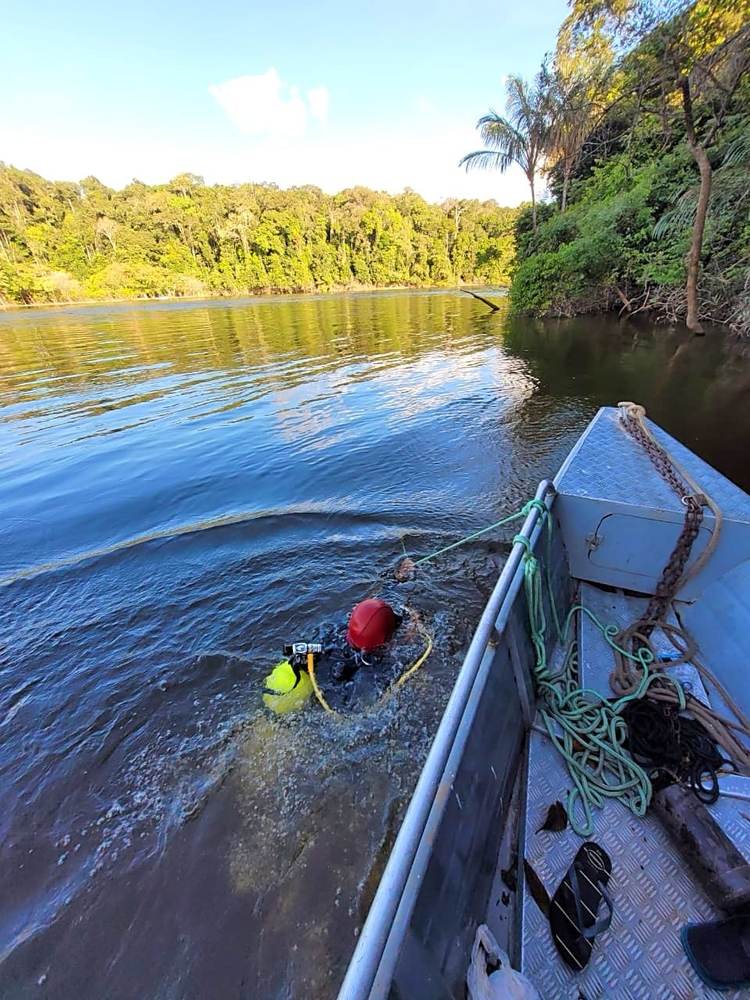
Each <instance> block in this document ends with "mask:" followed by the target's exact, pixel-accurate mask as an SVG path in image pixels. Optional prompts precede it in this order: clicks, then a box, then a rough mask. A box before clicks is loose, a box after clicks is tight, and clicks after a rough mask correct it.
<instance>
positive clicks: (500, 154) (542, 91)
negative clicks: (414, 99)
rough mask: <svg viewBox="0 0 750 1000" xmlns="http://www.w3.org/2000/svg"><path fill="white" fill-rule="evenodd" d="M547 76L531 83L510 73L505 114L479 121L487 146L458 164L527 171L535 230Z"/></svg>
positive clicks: (546, 134) (544, 139) (546, 129)
mask: <svg viewBox="0 0 750 1000" xmlns="http://www.w3.org/2000/svg"><path fill="white" fill-rule="evenodd" d="M545 79H546V77H545V76H544V74H542V73H539V74H537V76H536V78H535V80H534V82H533V83H532V84H531V85H529V84H527V83H526V81H525V80H522V79H521V77H520V76H509V77H508V80H507V83H506V92H507V95H508V96H507V99H506V102H505V110H506V115H507V116H506V117H505V118H504V117H503V116H502V115H499V114H498V113H497V111H493V110H492V109H490V112H489V114H487V115H485V116H484V117H483V118H480V119H479V121H478V122H477V128H478V129H479V134H480V135H481V137H482V142H483V143H484V145H485V148H484V149H478V150H476V151H475V152H473V153H467V154H466V156H463V157H461V159H460V160H459V163H458V165H459V167H463V166H465V167H466V169H467V170H471V169H473V168H474V167H481V168H482V169H489V168H494V169H497V170H499V171H500V173H505V171H506V170H507V169H508V167H509V166H510V165H511V164H512V163H517V164H518V166H519V167H520V168H521V170H523V172H524V173H525V174H526V179H527V180H528V182H529V187H530V188H531V225H532V229H533V231H534V233H536V195H535V191H534V180H535V178H536V175H537V171H538V170H539V168H540V166H541V164H542V162H543V160H544V155H545V150H546V147H547V143H548V139H549V128H550V125H549V116H548V113H547V111H548V102H547V97H546V83H545Z"/></svg>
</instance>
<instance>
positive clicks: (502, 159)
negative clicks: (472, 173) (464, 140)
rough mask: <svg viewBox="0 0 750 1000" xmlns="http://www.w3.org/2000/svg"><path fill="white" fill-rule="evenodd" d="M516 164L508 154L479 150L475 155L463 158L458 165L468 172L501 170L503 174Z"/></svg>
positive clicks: (469, 154)
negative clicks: (474, 170)
mask: <svg viewBox="0 0 750 1000" xmlns="http://www.w3.org/2000/svg"><path fill="white" fill-rule="evenodd" d="M514 162H515V161H514V160H513V159H512V158H511V157H509V156H508V154H507V153H498V152H495V151H494V150H491V149H477V150H475V151H474V152H473V153H467V154H466V156H462V157H461V159H460V160H459V161H458V165H459V167H466V170H467V171H469V170H473V169H475V168H478V169H480V170H499V171H500V173H501V174H503V173H505V171H506V170H507V169H508V167H509V166H510V165H511V163H514Z"/></svg>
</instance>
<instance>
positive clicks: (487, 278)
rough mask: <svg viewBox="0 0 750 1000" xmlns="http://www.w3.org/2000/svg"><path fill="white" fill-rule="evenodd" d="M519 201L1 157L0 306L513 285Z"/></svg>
mask: <svg viewBox="0 0 750 1000" xmlns="http://www.w3.org/2000/svg"><path fill="white" fill-rule="evenodd" d="M517 216H518V209H511V208H501V207H499V206H498V205H497V204H496V203H495V202H494V201H488V202H480V201H476V200H471V199H449V200H447V201H444V202H443V203H442V204H441V205H431V204H428V203H427V202H426V201H425V200H424V199H423V198H421V197H420V196H419V195H418V194H416V193H415V192H413V191H409V190H406V191H404V192H403V193H402V194H400V195H389V194H385V193H383V192H375V191H371V190H369V189H368V188H363V187H355V188H351V189H348V190H346V191H342V192H340V193H339V194H337V195H326V194H324V193H323V192H322V191H321V190H320V189H319V188H316V187H312V186H306V187H298V188H290V189H287V190H282V189H280V188H278V187H277V186H276V185H274V184H241V185H234V186H227V185H214V186H212V187H211V186H208V185H206V184H205V183H204V182H203V180H202V178H200V177H197V176H195V175H193V174H181V175H179V176H178V177H176V178H174V179H173V180H172V181H170V182H169V183H168V184H160V185H154V186H149V185H146V184H142V183H140V182H139V181H133V183H132V184H129V185H128V186H127V187H125V188H123V189H122V190H121V191H115V190H113V189H111V188H108V187H106V186H105V185H103V184H101V183H100V182H99V181H98V180H96V179H95V178H93V177H89V178H86V179H85V180H83V181H81V182H80V183H77V184H76V183H71V182H52V181H47V180H45V179H44V178H42V177H39V176H38V175H37V174H34V173H32V172H31V171H27V170H18V169H16V168H14V167H9V166H6V165H4V164H2V163H0V307H2V306H3V305H5V306H14V305H20V306H38V305H48V304H56V305H66V304H74V303H77V302H78V303H83V302H87V301H88V302H114V301H118V300H134V299H135V300H139V299H175V298H191V299H192V298H214V297H221V296H242V295H253V294H265V295H268V294H274V293H285V294H301V293H305V292H313V293H325V292H329V291H335V290H341V291H365V290H375V289H381V288H382V289H387V288H426V287H459V286H461V285H474V286H479V285H485V286H487V285H499V286H507V285H509V284H510V269H511V266H512V262H513V260H514V257H515V228H514V226H515V220H516V217H517Z"/></svg>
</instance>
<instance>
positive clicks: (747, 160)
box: [721, 134, 750, 167]
mask: <svg viewBox="0 0 750 1000" xmlns="http://www.w3.org/2000/svg"><path fill="white" fill-rule="evenodd" d="M721 165H722V167H744V166H746V165H750V134H748V135H741V136H739V138H737V139H735V140H734V142H731V143H730V144H729V146H728V147H727V151H726V153H725V154H724V159H723V160H722V163H721Z"/></svg>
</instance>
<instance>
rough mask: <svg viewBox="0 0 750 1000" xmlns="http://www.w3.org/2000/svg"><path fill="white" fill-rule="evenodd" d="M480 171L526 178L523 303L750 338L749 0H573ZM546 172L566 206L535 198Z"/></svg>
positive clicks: (483, 152) (535, 308)
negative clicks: (514, 170) (712, 328)
mask: <svg viewBox="0 0 750 1000" xmlns="http://www.w3.org/2000/svg"><path fill="white" fill-rule="evenodd" d="M569 6H570V8H571V13H570V14H569V15H568V17H567V18H566V19H565V21H564V22H563V24H562V25H561V27H560V30H559V32H558V38H557V47H556V49H555V52H554V53H553V54H551V55H550V56H548V57H547V58H546V59H545V61H544V63H543V64H542V67H541V69H540V70H539V72H538V73H537V75H536V77H535V78H534V79H533V80H532V81H531V82H530V83H529V82H527V81H525V80H523V79H522V78H521V77H518V76H510V77H508V78H507V84H506V92H507V100H506V107H505V110H506V113H505V115H500V114H498V113H497V112H496V111H494V110H490V111H489V113H488V114H486V115H484V116H483V117H482V118H480V120H479V122H478V123H477V128H478V129H479V133H480V137H481V140H482V143H483V147H482V148H481V149H477V150H475V151H474V152H471V153H467V154H466V155H465V156H464V157H463V158H462V160H461V164H463V165H464V166H465V167H466V169H467V170H468V169H472V168H490V169H498V170H499V171H500V172H504V171H505V170H506V169H508V167H510V165H511V164H516V165H517V166H518V167H520V168H521V169H522V170H523V172H524V173H525V174H526V177H527V180H528V182H529V190H530V195H531V201H532V204H531V207H530V208H529V209H528V210H526V211H524V212H522V213H521V214H520V215H519V218H518V220H517V226H516V250H517V256H516V260H515V263H514V273H513V284H512V288H511V293H510V298H511V306H512V307H513V309H514V310H515V311H517V312H522V313H526V314H530V315H534V316H552V317H562V316H573V315H580V314H583V313H597V312H609V311H613V312H619V314H620V315H621V316H625V315H630V316H632V315H636V314H641V315H643V314H645V315H647V316H650V317H651V318H652V319H655V318H659V319H667V320H670V321H684V322H685V323H686V325H687V326H688V328H689V329H690V330H692V331H694V332H695V333H702V332H703V330H702V323H703V322H712V323H720V324H724V325H725V326H726V327H728V328H729V329H730V330H731V331H733V332H734V333H736V334H739V335H750V0H693V2H686V0H571V2H570V5H569ZM539 175H542V176H545V177H546V181H547V186H548V189H549V190H550V192H551V193H552V195H553V196H554V201H553V202H552V203H550V202H541V203H539V202H536V200H535V189H534V185H535V181H537V179H538V177H539Z"/></svg>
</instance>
